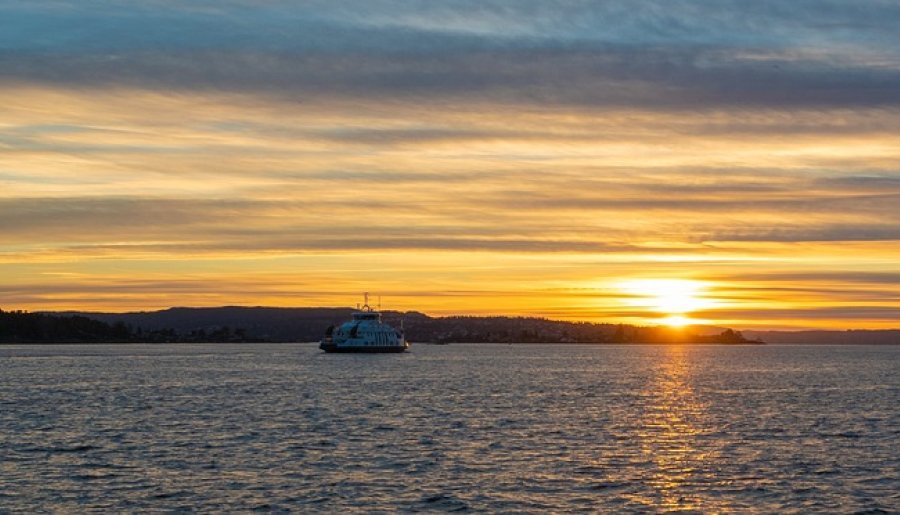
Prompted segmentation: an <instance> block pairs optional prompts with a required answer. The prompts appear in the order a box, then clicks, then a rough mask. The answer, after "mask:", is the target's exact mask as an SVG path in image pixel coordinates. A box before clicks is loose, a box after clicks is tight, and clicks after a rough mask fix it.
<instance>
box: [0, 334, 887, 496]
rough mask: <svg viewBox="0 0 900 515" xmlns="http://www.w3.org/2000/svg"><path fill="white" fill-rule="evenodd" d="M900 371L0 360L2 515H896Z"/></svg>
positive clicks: (783, 360) (822, 363)
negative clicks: (160, 514)
mask: <svg viewBox="0 0 900 515" xmlns="http://www.w3.org/2000/svg"><path fill="white" fill-rule="evenodd" d="M898 470H900V347H897V346H894V347H831V346H829V347H818V346H740V347H724V346H696V347H688V346H684V347H678V346H672V347H668V346H636V347H627V346H559V345H519V346H515V345H446V346H435V345H414V346H413V348H412V351H411V352H409V353H407V354H401V355H393V354H391V355H331V354H323V353H321V352H320V351H319V350H318V349H317V348H316V347H315V345H311V344H296V345H122V346H113V345H109V346H104V345H85V346H81V345H76V346H4V347H0V512H20V511H21V512H34V511H67V512H84V511H91V510H93V511H103V512H108V511H145V510H155V511H160V510H176V511H177V510H198V511H204V512H219V511H246V510H260V511H265V512H273V511H274V512H282V511H293V512H318V511H322V512H337V511H370V510H386V511H397V510H399V511H415V510H422V511H452V510H473V511H503V512H510V511H526V512H545V511H550V510H553V511H574V510H583V511H602V512H623V511H624V512H628V511H638V512H658V511H667V510H674V511H696V512H710V511H719V512H778V513H789V512H796V513H809V512H827V513H855V512H869V513H880V512H881V511H879V510H883V511H885V512H896V511H897V510H898V509H900V475H898Z"/></svg>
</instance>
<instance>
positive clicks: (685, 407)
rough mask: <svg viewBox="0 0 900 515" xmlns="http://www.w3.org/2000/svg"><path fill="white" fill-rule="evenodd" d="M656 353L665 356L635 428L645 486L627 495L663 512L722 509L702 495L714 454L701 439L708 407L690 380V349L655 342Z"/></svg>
mask: <svg viewBox="0 0 900 515" xmlns="http://www.w3.org/2000/svg"><path fill="white" fill-rule="evenodd" d="M660 352H663V353H665V356H663V359H662V360H661V363H660V367H659V368H658V369H657V371H656V374H655V377H652V378H650V381H648V383H647V390H646V391H645V392H644V398H645V403H646V404H645V412H644V420H643V425H642V427H640V428H638V430H637V432H636V436H637V438H638V439H639V440H640V452H641V453H642V455H643V459H644V462H645V463H646V464H647V467H648V471H647V474H646V475H644V477H643V482H644V488H641V489H640V491H639V493H636V494H635V496H634V497H633V498H632V499H631V500H632V501H634V502H636V503H639V504H642V505H645V506H648V507H652V508H653V509H656V510H664V511H667V512H671V511H674V512H679V511H680V512H701V511H702V512H703V513H715V512H718V511H722V510H726V509H727V508H726V507H724V506H721V505H720V504H719V503H718V501H716V500H715V499H710V498H704V497H703V496H702V491H703V483H707V482H708V478H707V477H706V476H707V475H708V471H709V469H710V464H711V462H712V461H714V458H715V456H714V452H713V451H712V450H711V449H709V448H708V447H707V446H705V445H704V444H703V436H704V434H705V433H707V432H708V431H709V426H708V425H707V422H708V421H707V420H706V408H707V407H706V406H705V405H704V403H703V402H702V401H701V400H699V399H698V397H697V395H696V393H695V391H694V387H693V384H692V381H691V374H692V367H691V362H690V352H691V351H690V349H689V348H687V347H685V346H681V345H670V346H664V347H660ZM698 487H699V488H698Z"/></svg>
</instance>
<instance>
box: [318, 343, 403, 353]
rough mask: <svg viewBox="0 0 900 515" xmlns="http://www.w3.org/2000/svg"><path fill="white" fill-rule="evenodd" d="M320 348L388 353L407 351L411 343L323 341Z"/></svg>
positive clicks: (330, 350) (325, 349)
mask: <svg viewBox="0 0 900 515" xmlns="http://www.w3.org/2000/svg"><path fill="white" fill-rule="evenodd" d="M319 348H320V349H322V350H323V351H325V352H360V353H386V352H406V350H407V349H409V344H408V343H404V344H403V345H345V344H336V343H334V342H326V341H322V342H321V343H319Z"/></svg>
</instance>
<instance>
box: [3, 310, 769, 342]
mask: <svg viewBox="0 0 900 515" xmlns="http://www.w3.org/2000/svg"><path fill="white" fill-rule="evenodd" d="M344 311H347V313H344ZM171 313H174V314H175V315H172V316H166V315H167V314H171ZM290 313H294V314H296V315H297V316H296V317H290V316H286V315H289V314H290ZM349 313H350V312H349V310H344V309H340V308H234V307H232V308H202V309H191V308H178V309H173V310H164V311H160V312H151V313H138V314H105V315H104V314H94V315H93V316H91V315H90V314H78V313H67V314H49V313H29V312H26V311H3V310H0V343H203V342H210V343H248V342H279V341H313V340H315V339H318V338H319V337H320V336H321V334H322V333H323V332H324V330H325V328H326V327H327V326H328V325H330V324H334V323H339V322H340V321H342V320H345V319H346V318H349ZM192 314H194V315H197V316H196V318H195V317H192V316H191V315H192ZM217 314H220V315H221V316H216V315H217ZM144 315H147V316H151V315H152V316H155V318H154V323H153V324H150V323H146V322H148V321H149V319H148V318H147V317H146V316H144ZM176 315H177V316H176ZM194 318H195V319H194ZM384 318H385V321H386V322H387V323H390V324H391V325H393V326H394V327H400V326H401V325H403V326H404V330H405V334H406V337H407V339H408V340H409V341H411V342H413V343H428V342H431V343H626V344H628V343H720V344H721V343H724V344H740V343H756V342H754V341H751V340H748V339H747V338H745V337H744V336H743V335H742V334H741V333H740V332H739V331H733V330H731V329H717V330H715V331H713V332H709V331H706V332H705V333H703V332H700V331H696V330H694V329H691V328H681V329H675V328H669V327H661V326H649V327H640V326H633V325H625V324H597V323H588V322H564V321H558V320H547V319H543V318H533V317H471V316H455V317H429V316H427V315H424V314H422V313H415V312H408V313H399V312H386V313H385V316H384ZM192 319H194V321H193V323H192ZM166 321H169V322H172V323H173V324H172V326H169V327H165V326H161V325H160V324H161V323H165V322H166ZM223 321H230V322H231V323H232V325H226V324H222V323H220V322H223ZM288 322H289V323H290V325H285V324H287V323H288ZM241 323H246V326H245V327H241V326H239V324H241Z"/></svg>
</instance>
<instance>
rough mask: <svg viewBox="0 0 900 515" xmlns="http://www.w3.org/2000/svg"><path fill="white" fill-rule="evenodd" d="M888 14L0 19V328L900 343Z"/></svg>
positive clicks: (649, 7) (802, 4)
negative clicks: (689, 333) (728, 331)
mask: <svg viewBox="0 0 900 515" xmlns="http://www.w3.org/2000/svg"><path fill="white" fill-rule="evenodd" d="M897 26H900V3H898V2H896V1H888V0H881V1H880V0H867V1H862V2H861V1H858V0H847V1H843V0H841V1H837V0H814V1H813V0H792V1H790V2H785V1H783V0H778V1H769V0H758V1H754V2H746V1H739V0H694V1H683V0H659V1H641V0H627V1H625V0H622V1H615V0H608V1H584V0H572V1H553V0H543V1H532V0H478V1H474V0H472V1H468V0H459V1H446V0H434V1H428V2H422V1H400V0H353V1H340V0H329V1H317V0H309V1H286V0H285V1H281V0H254V1H249V0H247V1H241V0H217V1H199V0H198V1H178V2H176V1H167V0H146V1H142V2H132V1H99V0H78V1H69V0H53V1H51V0H47V1H41V0H34V1H29V2H19V1H4V0H0V308H2V309H7V310H9V309H28V310H68V309H75V310H92V311H132V310H151V309H161V308H167V307H171V306H220V305H265V306H352V305H355V304H356V303H357V302H359V301H360V300H361V294H362V292H364V291H369V292H372V294H373V296H380V297H381V302H382V306H383V308H385V309H394V310H417V311H421V312H425V313H428V314H431V315H451V314H468V315H488V314H503V315H525V316H539V317H547V318H553V319H564V320H586V321H594V322H615V323H619V322H622V323H635V324H641V325H654V324H659V323H662V324H666V323H671V324H672V325H678V324H680V323H684V322H691V323H709V324H715V325H722V326H730V327H735V328H742V329H754V328H755V329H762V328H778V329H804V328H889V327H900V130H898V127H900V31H898V30H896V28H897Z"/></svg>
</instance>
